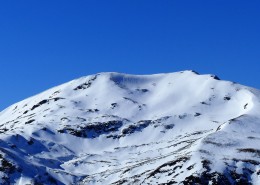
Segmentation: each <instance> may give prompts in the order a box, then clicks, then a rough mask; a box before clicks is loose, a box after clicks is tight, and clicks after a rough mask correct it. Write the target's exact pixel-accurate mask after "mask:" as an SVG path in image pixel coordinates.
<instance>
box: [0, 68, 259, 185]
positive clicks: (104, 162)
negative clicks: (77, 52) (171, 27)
mask: <svg viewBox="0 0 260 185" xmlns="http://www.w3.org/2000/svg"><path fill="white" fill-rule="evenodd" d="M259 100H260V92H259V91H258V90H256V89H253V88H249V87H245V86H242V85H239V84H236V83H233V82H228V81H221V80H219V79H218V77H216V76H214V75H199V74H197V73H196V72H193V71H182V72H177V73H169V74H156V75H144V76H141V75H127V74H119V73H100V74H97V75H92V76H87V77H83V78H80V79H77V80H74V81H71V82H68V83H66V84H63V85H61V86H58V87H54V88H52V89H50V90H47V91H45V92H43V93H41V94H39V95H36V96H34V97H31V98H28V99H26V100H24V101H21V102H19V103H17V104H14V105H12V106H10V107H9V108H7V109H6V110H4V111H2V112H1V113H0V160H1V162H0V177H1V180H0V183H1V184H17V185H18V184H19V185H24V184H80V185H81V184H82V185H84V184H87V185H92V184H100V185H104V184H114V185H119V184H184V185H185V184H232V185H233V184H256V185H257V184H260V165H259V164H260V144H259V143H260V102H259Z"/></svg>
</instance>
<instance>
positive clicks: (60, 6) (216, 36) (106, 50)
mask: <svg viewBox="0 0 260 185" xmlns="http://www.w3.org/2000/svg"><path fill="white" fill-rule="evenodd" d="M185 69H193V70H196V71H198V72H200V73H213V74H216V75H218V76H219V77H220V78H222V79H225V80H231V81H236V82H239V83H242V84H245V85H248V86H253V87H256V88H260V80H259V70H260V1H259V0H248V1H246V0H203V1H202V0H196V1H195V0H156V1H155V0H76V1H72V0H69V1H68V0H52V1H51V0H37V1H36V0H26V1H15V0H14V1H9V0H6V1H1V2H0V79H1V80H0V87H1V93H0V110H2V109H3V108H5V107H7V106H8V105H10V104H12V103H15V102H17V101H19V100H22V99H24V98H26V97H29V96H31V95H34V94H36V93H39V92H41V91H43V90H46V89H48V88H50V87H52V86H55V85H59V84H61V83H63V82H66V81H69V80H72V79H74V78H77V77H80V76H85V75H88V74H93V73H97V72H103V71H117V72H124V73H134V74H149V73H161V72H174V71H179V70H185Z"/></svg>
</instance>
